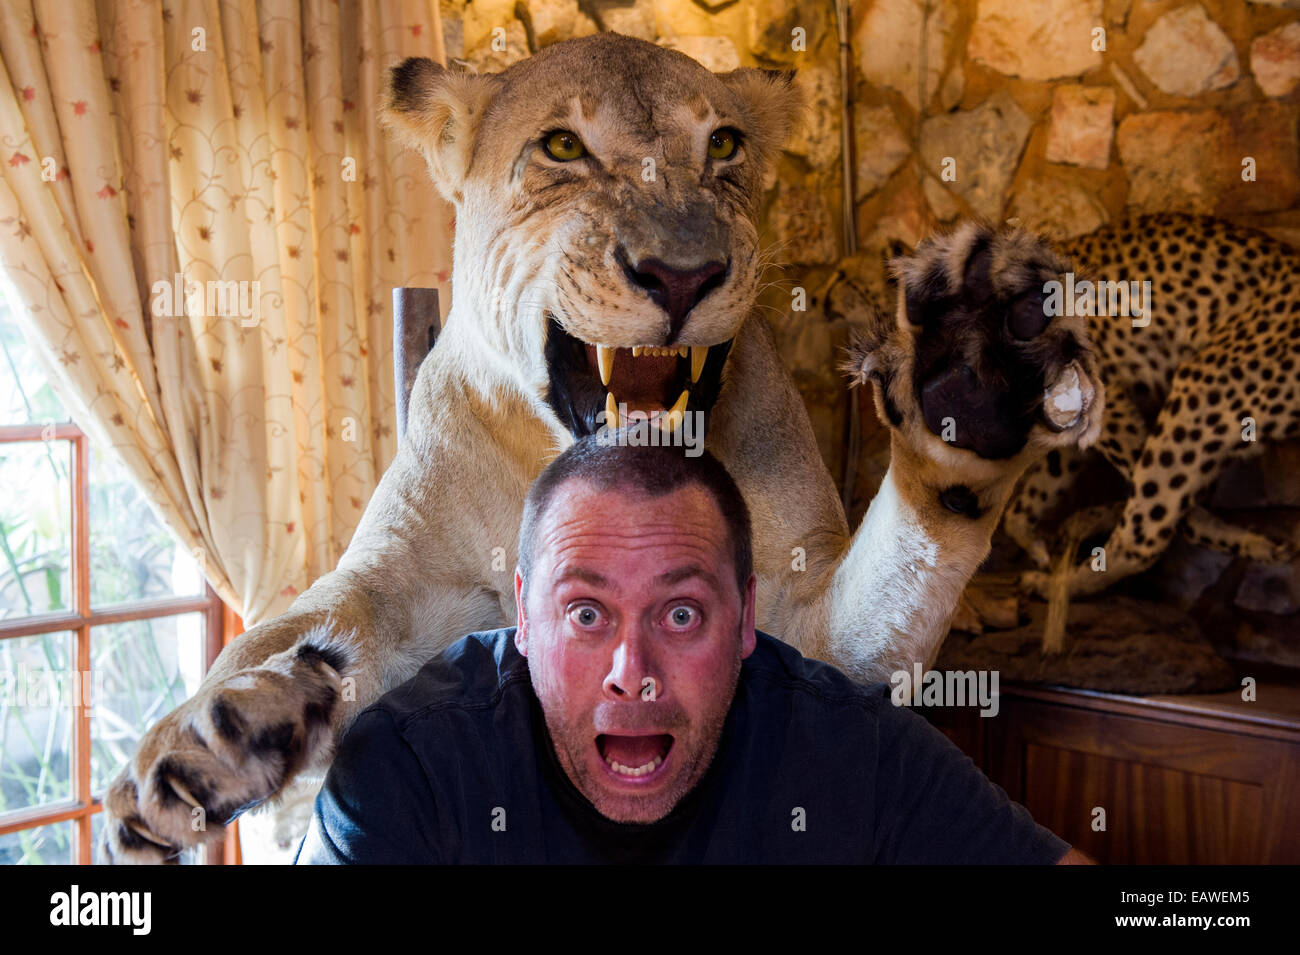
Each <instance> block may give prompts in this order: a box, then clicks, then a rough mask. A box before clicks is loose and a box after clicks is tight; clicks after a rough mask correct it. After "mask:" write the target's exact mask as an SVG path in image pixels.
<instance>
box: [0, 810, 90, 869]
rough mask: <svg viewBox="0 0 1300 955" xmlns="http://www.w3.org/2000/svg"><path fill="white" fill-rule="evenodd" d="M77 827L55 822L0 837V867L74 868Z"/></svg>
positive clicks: (71, 824)
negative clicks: (64, 866)
mask: <svg viewBox="0 0 1300 955" xmlns="http://www.w3.org/2000/svg"><path fill="white" fill-rule="evenodd" d="M76 846H77V824H76V823H75V822H73V821H72V820H68V821H67V822H54V823H50V824H49V825H45V826H37V827H36V828H35V829H19V830H18V831H17V832H10V833H7V834H5V835H3V836H0V865H73V864H75V863H76V861H77V850H76Z"/></svg>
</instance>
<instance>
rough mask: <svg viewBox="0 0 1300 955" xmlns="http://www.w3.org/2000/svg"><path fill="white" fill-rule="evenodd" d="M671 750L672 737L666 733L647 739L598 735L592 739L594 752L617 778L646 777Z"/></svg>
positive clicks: (606, 734) (645, 737)
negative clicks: (594, 741)
mask: <svg viewBox="0 0 1300 955" xmlns="http://www.w3.org/2000/svg"><path fill="white" fill-rule="evenodd" d="M672 748H673V738H672V736H670V735H669V734H667V733H658V734H653V735H648V736H620V735H617V734H614V733H601V734H600V735H599V736H597V737H596V750H597V751H598V752H599V753H600V758H601V759H603V760H604V761H605V764H606V765H607V766H609V768H610V769H611V770H613V771H614V773H616V774H617V775H619V776H623V777H626V778H628V779H639V778H641V777H643V776H649V775H651V774H652V773H654V771H655V770H657V769H658V768H659V767H660V766H662V765H663V762H664V760H665V759H667V758H668V754H669V752H671V751H672Z"/></svg>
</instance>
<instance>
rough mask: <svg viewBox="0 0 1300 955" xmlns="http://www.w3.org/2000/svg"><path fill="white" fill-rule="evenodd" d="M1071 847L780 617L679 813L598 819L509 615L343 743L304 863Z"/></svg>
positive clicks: (966, 854)
mask: <svg viewBox="0 0 1300 955" xmlns="http://www.w3.org/2000/svg"><path fill="white" fill-rule="evenodd" d="M1068 849H1069V846H1068V845H1067V844H1066V843H1065V842H1063V841H1062V840H1061V839H1059V838H1057V837H1056V836H1055V835H1053V834H1052V833H1051V832H1049V831H1048V830H1047V829H1044V828H1043V827H1042V826H1039V825H1037V824H1036V823H1035V822H1034V821H1033V819H1032V818H1031V817H1030V815H1029V812H1028V811H1027V810H1026V809H1025V808H1024V807H1023V806H1021V805H1019V804H1017V803H1014V802H1012V801H1011V800H1010V799H1008V798H1007V795H1006V793H1005V792H1004V791H1003V790H1002V789H1001V788H999V787H998V786H996V785H994V784H993V783H992V782H991V781H989V779H988V778H987V777H985V776H984V775H983V773H981V772H980V771H979V769H978V768H976V766H975V765H974V763H972V762H971V760H970V759H969V758H968V757H967V756H966V755H964V754H963V753H962V752H961V751H960V750H959V749H957V747H956V746H954V745H953V744H952V743H951V742H949V741H948V739H947V738H946V737H945V736H944V735H943V734H942V733H940V732H939V731H938V730H936V729H934V728H933V727H932V726H930V724H929V723H927V722H926V721H925V720H924V719H922V718H921V717H920V716H918V715H917V714H915V713H912V712H910V711H908V709H907V708H906V707H899V706H895V705H894V704H893V703H892V702H891V700H890V694H889V687H888V686H887V685H886V684H883V683H877V684H875V685H873V686H863V685H861V684H858V683H854V682H853V681H851V680H850V679H849V678H848V677H847V676H845V675H844V674H842V673H841V672H840V671H838V670H836V669H835V668H834V667H831V666H828V665H826V664H824V663H819V662H817V661H814V660H806V659H804V658H803V657H802V656H801V655H800V654H799V653H798V652H797V651H795V650H794V649H793V648H792V647H790V646H787V645H786V644H784V643H781V642H780V641H778V640H775V639H773V638H772V637H769V636H766V635H765V634H761V633H760V634H759V635H758V644H757V647H756V648H755V650H754V652H753V653H752V654H751V655H750V656H749V657H748V658H747V659H746V660H745V661H744V664H743V666H742V667H741V674H740V681H739V684H738V686H737V689H736V696H735V699H734V700H733V702H732V705H731V709H730V710H729V711H728V714H727V719H726V722H725V725H724V728H723V732H722V738H721V740H720V741H719V744H718V751H717V755H716V756H715V757H714V759H713V763H712V764H711V765H710V767H709V769H708V771H707V773H706V774H705V776H704V777H703V779H701V781H700V782H699V784H698V785H697V786H696V787H695V789H693V790H692V791H691V792H690V793H689V794H688V795H687V796H686V797H684V798H683V799H682V801H681V802H679V803H678V805H677V806H676V807H675V808H674V809H673V811H672V812H671V813H670V814H669V815H668V816H666V817H665V818H664V819H662V820H660V821H659V822H656V823H651V824H647V825H639V824H628V823H617V822H612V821H610V820H608V819H606V818H605V817H603V816H601V815H600V814H599V813H598V812H597V811H596V810H595V808H594V807H593V806H592V804H591V803H590V802H589V801H588V800H587V798H586V797H585V796H583V795H582V794H581V792H579V791H578V789H577V787H575V786H574V785H573V783H572V782H571V781H570V780H569V778H568V776H567V775H566V774H565V773H564V770H563V769H562V768H561V766H560V764H559V761H558V760H557V758H556V755H555V750H554V748H553V746H552V744H551V741H550V736H549V733H548V732H547V729H546V724H545V721H544V719H543V717H542V710H541V705H540V703H539V702H538V700H537V697H536V695H535V694H534V693H533V689H532V684H531V683H530V681H529V678H528V664H527V661H526V660H525V659H524V658H523V657H522V656H520V655H519V652H518V651H517V650H516V649H515V645H514V630H513V628H511V629H505V630H496V631H491V632H487V633H476V634H470V635H469V636H468V637H465V638H464V639H462V640H460V641H458V642H457V643H455V644H454V645H453V646H451V647H450V648H448V649H447V650H446V651H445V652H443V653H442V654H440V655H439V656H437V657H435V658H434V659H433V660H431V661H430V662H429V663H427V664H425V666H424V667H423V668H422V669H421V670H420V672H419V673H417V674H416V675H415V676H414V677H413V678H412V679H410V680H408V681H407V682H406V683H404V684H403V685H402V686H400V687H398V688H396V689H394V690H392V691H391V692H390V693H388V694H387V695H385V696H384V697H383V698H382V699H380V700H379V701H377V702H376V703H374V704H372V705H371V706H369V707H368V708H367V709H366V710H364V711H363V712H362V713H361V714H360V715H359V716H358V717H357V719H356V721H355V722H354V723H353V725H352V726H351V728H350V729H349V730H348V731H347V733H345V734H344V737H343V739H342V740H341V741H340V744H339V749H338V752H337V754H336V756H335V759H334V763H333V765H332V766H331V767H330V771H329V775H328V776H327V778H326V780H325V785H324V787H323V788H322V790H321V792H320V794H319V795H318V796H317V799H316V806H315V810H314V813H313V818H312V823H311V828H310V830H309V832H308V834H307V838H306V839H305V840H304V842H303V845H302V846H301V847H300V848H299V853H298V858H297V860H296V861H297V862H299V863H326V864H348V863H360V864H379V863H398V864H403V863H406V864H410V863H457V862H459V863H497V862H500V863H540V862H551V863H597V862H637V863H641V862H646V863H649V862H654V863H660V862H680V863H696V862H700V863H991V864H998V863H1040V864H1051V863H1055V862H1057V861H1058V860H1059V859H1060V858H1061V857H1062V856H1063V855H1064V854H1065V853H1066V851H1067V850H1068Z"/></svg>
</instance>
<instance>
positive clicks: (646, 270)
mask: <svg viewBox="0 0 1300 955" xmlns="http://www.w3.org/2000/svg"><path fill="white" fill-rule="evenodd" d="M624 270H625V271H626V272H627V277H628V281H630V282H631V283H632V284H633V285H635V286H637V287H638V288H643V289H645V290H646V293H647V294H648V295H649V296H650V300H651V301H653V302H654V303H655V304H656V305H658V306H659V307H660V308H662V309H663V310H664V311H665V312H667V313H668V319H669V322H670V323H671V331H670V332H669V336H668V341H669V342H671V341H673V340H674V339H675V338H676V337H677V334H678V333H679V332H680V331H681V328H682V326H683V325H684V324H686V316H687V315H688V314H689V313H690V311H691V309H693V308H694V307H695V306H696V305H698V304H700V302H701V301H702V300H703V299H704V297H705V296H706V295H708V294H709V293H710V292H712V291H713V290H714V289H715V288H717V287H718V286H719V285H721V284H722V283H723V282H724V281H725V280H726V277H727V265H726V263H725V262H706V263H705V264H704V265H701V266H698V267H697V268H693V269H675V268H673V267H672V266H670V265H666V264H665V263H663V262H661V261H660V260H658V259H642V260H641V261H640V262H637V263H636V264H635V265H631V264H627V265H624Z"/></svg>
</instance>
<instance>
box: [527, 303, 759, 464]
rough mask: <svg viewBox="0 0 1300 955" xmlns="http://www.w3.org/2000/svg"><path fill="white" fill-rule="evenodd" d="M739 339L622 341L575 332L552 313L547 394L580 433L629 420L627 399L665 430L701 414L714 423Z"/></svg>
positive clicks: (633, 412)
mask: <svg viewBox="0 0 1300 955" xmlns="http://www.w3.org/2000/svg"><path fill="white" fill-rule="evenodd" d="M732 341H734V339H729V340H727V341H725V342H720V343H718V344H716V345H669V346H666V347H665V346H658V345H638V346H636V347H634V348H614V347H611V346H606V345H601V344H599V343H594V342H584V341H582V340H580V339H578V338H575V337H573V336H572V335H570V334H569V333H568V332H566V331H565V330H564V329H563V328H562V327H561V325H560V323H559V322H558V321H556V319H555V318H554V316H549V320H548V323H547V334H546V349H545V357H546V370H547V374H548V376H549V379H550V388H549V391H548V394H547V401H548V402H549V403H550V405H551V408H552V409H553V410H554V411H555V413H556V414H557V415H559V417H560V420H561V421H562V422H564V425H565V427H567V428H568V429H569V432H570V433H571V434H572V435H573V436H574V437H575V438H581V437H583V436H585V435H588V434H595V433H596V431H597V430H599V429H600V427H601V426H602V425H603V426H605V427H612V428H618V427H622V426H625V425H627V424H628V423H629V422H628V421H626V420H623V417H624V413H623V411H620V406H621V407H622V409H624V411H626V415H627V417H628V418H635V417H645V418H648V419H650V422H651V423H652V424H654V425H656V426H657V427H659V428H661V429H662V430H664V431H672V430H674V429H676V428H678V427H680V426H681V423H682V421H683V419H684V418H685V416H686V415H687V414H693V413H698V414H700V415H702V420H703V425H704V428H705V429H707V428H708V421H709V413H710V412H711V411H712V410H713V405H714V403H715V402H717V400H718V394H719V393H720V392H721V390H722V368H723V366H724V365H725V364H726V363H727V353H728V352H729V351H730V350H731V343H732ZM602 413H603V416H602Z"/></svg>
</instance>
